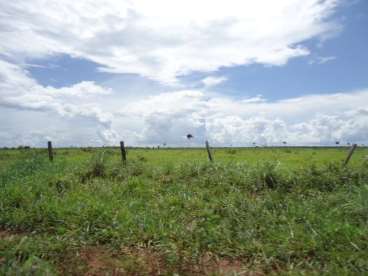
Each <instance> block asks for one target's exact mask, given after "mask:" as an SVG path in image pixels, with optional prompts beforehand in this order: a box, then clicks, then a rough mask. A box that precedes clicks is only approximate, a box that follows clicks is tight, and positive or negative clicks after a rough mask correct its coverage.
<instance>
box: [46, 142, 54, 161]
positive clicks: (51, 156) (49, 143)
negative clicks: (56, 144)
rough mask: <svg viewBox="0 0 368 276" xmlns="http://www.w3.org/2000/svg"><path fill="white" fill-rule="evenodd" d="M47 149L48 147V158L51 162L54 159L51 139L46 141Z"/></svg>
mask: <svg viewBox="0 0 368 276" xmlns="http://www.w3.org/2000/svg"><path fill="white" fill-rule="evenodd" d="M47 149H48V152H49V160H50V162H52V161H53V160H54V154H53V152H52V143H51V141H48V142H47Z"/></svg>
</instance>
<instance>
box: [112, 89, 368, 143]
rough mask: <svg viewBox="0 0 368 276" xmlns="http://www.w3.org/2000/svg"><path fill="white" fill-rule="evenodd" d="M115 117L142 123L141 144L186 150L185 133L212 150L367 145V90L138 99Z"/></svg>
mask: <svg viewBox="0 0 368 276" xmlns="http://www.w3.org/2000/svg"><path fill="white" fill-rule="evenodd" d="M178 103H182V104H178ZM118 114H120V118H115V120H116V121H119V120H122V119H124V120H129V119H130V118H135V119H136V120H137V119H138V120H139V121H140V123H139V124H138V125H139V127H137V128H136V130H135V131H136V133H137V134H138V133H139V134H140V135H137V136H136V137H140V138H137V140H136V141H135V142H136V143H139V144H157V143H163V142H166V143H168V144H169V145H185V144H186V143H187V141H186V138H185V135H186V134H187V133H194V136H195V137H196V138H195V142H196V143H197V144H202V143H203V141H204V139H210V140H211V141H212V142H213V144H214V145H243V146H244V145H252V144H253V142H256V143H257V144H267V145H279V144H281V142H282V141H287V142H288V143H289V144H292V145H332V144H334V142H335V141H336V140H339V141H340V140H341V141H345V142H347V141H349V142H356V143H367V142H368V141H367V137H365V136H366V134H365V133H368V90H364V91H359V92H354V93H337V94H331V95H313V96H305V97H300V98H294V99H288V100H281V101H276V102H269V101H266V100H265V99H264V98H259V97H256V98H251V99H243V100H235V99H232V98H227V97H221V96H213V97H211V96H210V97H208V95H207V94H206V93H204V92H200V91H177V92H171V93H163V94H160V95H158V96H154V97H149V98H145V99H142V100H136V101H135V102H134V103H130V105H129V106H127V107H126V108H125V109H124V110H122V111H120V113H118ZM118 114H117V115H118ZM134 125H136V122H135V123H134ZM130 127H131V130H132V132H134V126H133V124H132V125H131V126H130Z"/></svg>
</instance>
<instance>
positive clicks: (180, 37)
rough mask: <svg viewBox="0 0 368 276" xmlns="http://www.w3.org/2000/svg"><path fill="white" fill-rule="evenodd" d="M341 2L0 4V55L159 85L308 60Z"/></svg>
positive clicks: (36, 0) (70, 0)
mask: <svg viewBox="0 0 368 276" xmlns="http://www.w3.org/2000/svg"><path fill="white" fill-rule="evenodd" d="M340 1H341V0H325V1H320V0H303V1H300V0H279V1H269V0H258V1H252V0H228V1H212V0H202V1H195V0H186V1H181V0H156V1H152V0H121V1H116V0H80V1H74V0H63V1H58V0H48V1H45V0H28V1H1V2H0V10H1V16H0V52H1V53H2V55H3V56H6V57H7V58H8V59H11V60H13V61H15V62H19V63H22V64H27V60H29V59H32V58H36V57H37V58H42V57H48V56H50V55H55V54H60V53H64V54H69V55H71V56H73V57H80V58H85V59H88V60H92V61H94V62H97V63H99V64H100V65H101V70H103V71H107V72H114V73H136V74H140V75H142V76H145V77H149V78H152V79H156V80H160V81H163V82H174V81H175V80H176V77H177V76H180V75H185V74H188V73H190V72H193V71H202V72H210V71H215V70H217V69H219V68H220V67H229V66H234V65H243V64H251V63H262V64H266V65H283V64H285V63H286V62H287V61H288V60H289V59H290V58H293V57H298V56H303V55H308V54H309V50H308V49H307V48H306V47H305V46H303V45H302V44H301V43H302V42H303V41H305V40H308V39H310V38H314V37H325V36H326V35H328V34H331V33H333V31H334V30H335V29H337V26H336V24H335V23H334V22H332V21H331V20H330V19H329V18H330V15H331V14H332V13H333V11H334V9H335V7H336V6H337V5H338V4H339V2H340Z"/></svg>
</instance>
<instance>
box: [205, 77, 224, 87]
mask: <svg viewBox="0 0 368 276" xmlns="http://www.w3.org/2000/svg"><path fill="white" fill-rule="evenodd" d="M226 81H227V78H226V77H212V76H209V77H206V78H204V79H203V80H202V83H203V84H204V87H205V88H210V87H214V86H216V85H219V84H221V83H224V82H226Z"/></svg>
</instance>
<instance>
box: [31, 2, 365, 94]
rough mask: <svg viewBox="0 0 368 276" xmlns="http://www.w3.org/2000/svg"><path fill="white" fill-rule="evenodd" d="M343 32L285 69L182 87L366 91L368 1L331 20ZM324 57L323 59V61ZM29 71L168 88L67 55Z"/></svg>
mask: <svg viewBox="0 0 368 276" xmlns="http://www.w3.org/2000/svg"><path fill="white" fill-rule="evenodd" d="M333 20H335V21H336V22H337V23H338V24H340V28H341V30H338V31H337V32H336V34H334V35H333V36H332V37H331V38H328V39H327V40H326V41H323V38H312V39H310V40H307V41H303V44H304V45H306V46H307V47H308V48H309V49H310V50H311V54H310V55H308V56H305V57H298V58H295V59H291V60H290V61H288V63H287V64H286V65H284V66H267V65H263V64H250V65H242V66H234V67H229V68H220V69H219V70H217V71H216V72H215V73H214V74H211V73H210V74H206V73H201V72H196V73H192V74H189V75H186V76H182V77H181V80H182V81H183V83H187V84H188V86H189V87H190V86H191V85H195V83H196V82H198V81H200V80H201V79H202V78H204V77H206V76H207V75H215V76H216V75H218V76H226V77H227V78H228V81H227V82H226V83H223V84H221V85H219V86H218V87H216V90H217V91H219V92H221V91H224V92H226V93H227V94H229V95H232V96H234V97H242V96H249V97H252V96H256V95H259V94H261V95H263V96H264V97H265V98H267V99H270V100H279V99H284V98H290V97H295V96H303V95H307V94H325V93H335V92H340V91H354V90H359V89H363V88H365V87H368V77H367V76H368V51H367V45H368V28H367V27H366V26H368V2H367V1H363V0H360V1H353V2H351V1H350V2H346V3H344V4H343V5H341V7H339V8H338V9H337V11H336V13H335V14H334V16H333ZM323 58H327V60H326V61H324V62H323ZM30 63H31V64H36V65H40V67H30V68H29V72H30V73H31V75H32V77H34V78H35V79H37V80H38V81H39V82H40V83H41V84H43V85H46V86H48V85H49V86H54V87H63V86H70V85H73V84H76V83H78V82H81V81H85V80H89V81H95V82H97V83H106V82H109V83H110V84H111V85H116V86H117V87H119V88H124V84H126V83H129V86H132V85H133V86H134V83H135V82H137V83H139V84H141V83H142V81H143V82H147V86H148V87H150V88H151V89H152V90H155V91H156V90H159V87H158V86H163V87H166V88H168V87H170V86H166V85H162V84H158V83H155V82H152V81H150V80H149V79H144V78H142V77H140V76H139V75H136V74H123V75H118V76H116V75H115V74H109V73H104V72H99V70H98V68H99V67H100V66H99V64H97V63H95V62H92V61H89V60H86V59H81V58H73V57H71V56H69V55H57V56H53V57H50V58H46V59H38V60H37V59H35V60H31V61H30Z"/></svg>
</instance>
